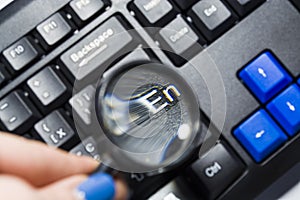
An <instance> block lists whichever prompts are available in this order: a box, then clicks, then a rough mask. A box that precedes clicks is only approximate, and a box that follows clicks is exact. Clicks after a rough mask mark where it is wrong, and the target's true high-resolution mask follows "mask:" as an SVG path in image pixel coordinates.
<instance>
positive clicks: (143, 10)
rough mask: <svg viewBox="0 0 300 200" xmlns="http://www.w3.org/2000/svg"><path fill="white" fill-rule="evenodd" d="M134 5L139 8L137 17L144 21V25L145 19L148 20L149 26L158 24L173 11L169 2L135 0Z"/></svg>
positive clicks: (164, 0)
mask: <svg viewBox="0 0 300 200" xmlns="http://www.w3.org/2000/svg"><path fill="white" fill-rule="evenodd" d="M133 4H134V6H135V7H136V8H137V10H136V11H137V13H136V14H137V17H138V18H139V19H140V20H142V23H143V19H146V20H147V21H148V23H149V25H150V24H152V25H154V24H157V22H158V21H160V20H161V19H163V18H164V17H165V16H166V15H168V14H170V13H171V11H172V10H173V6H172V4H171V3H170V2H169V1H168V0H135V1H134V2H133ZM157 25H158V24H157Z"/></svg>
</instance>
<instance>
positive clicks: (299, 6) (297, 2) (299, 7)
mask: <svg viewBox="0 0 300 200" xmlns="http://www.w3.org/2000/svg"><path fill="white" fill-rule="evenodd" d="M290 1H291V2H292V3H293V4H294V5H295V6H296V8H298V10H299V11H300V1H299V0H290Z"/></svg>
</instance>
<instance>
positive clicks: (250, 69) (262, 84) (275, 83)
mask: <svg viewBox="0 0 300 200" xmlns="http://www.w3.org/2000/svg"><path fill="white" fill-rule="evenodd" d="M239 77H240V78H241V79H242V80H243V81H244V83H245V84H246V85H247V86H248V88H249V89H250V90H251V91H252V92H253V93H254V94H255V96H256V97H257V98H258V99H259V100H260V101H261V102H262V103H265V102H266V101H268V100H269V99H270V98H272V97H273V96H274V95H275V94H277V93H278V92H279V91H280V90H282V89H283V88H284V87H285V86H287V85H288V84H289V83H290V82H291V81H292V78H291V77H290V75H289V74H288V73H287V72H286V71H285V70H284V69H283V67H282V66H281V64H280V63H279V62H278V61H277V59H276V58H275V57H274V56H273V55H272V54H271V53H270V52H265V53H263V54H261V55H259V56H258V57H257V58H256V59H255V60H254V61H252V62H251V63H250V64H248V65H247V66H246V67H245V68H244V69H243V70H242V71H241V72H240V73H239Z"/></svg>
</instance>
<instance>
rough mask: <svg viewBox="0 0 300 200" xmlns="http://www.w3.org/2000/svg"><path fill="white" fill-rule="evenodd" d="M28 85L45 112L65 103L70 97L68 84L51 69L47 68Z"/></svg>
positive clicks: (31, 79)
mask: <svg viewBox="0 0 300 200" xmlns="http://www.w3.org/2000/svg"><path fill="white" fill-rule="evenodd" d="M27 85H28V87H29V88H30V91H31V92H32V93H33V94H34V97H36V98H37V99H38V102H39V104H42V107H41V109H42V110H44V111H45V110H49V109H53V108H56V107H57V106H60V105H61V104H63V103H65V102H66V101H67V99H68V97H69V95H70V94H69V91H68V87H67V85H66V83H65V82H64V81H63V80H62V79H61V78H60V77H59V76H58V74H57V73H56V72H55V71H54V69H52V68H51V67H46V68H45V69H43V70H42V71H40V72H38V73H37V74H36V75H34V76H33V77H32V78H30V79H29V80H28V81H27Z"/></svg>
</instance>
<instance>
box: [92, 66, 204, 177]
mask: <svg viewBox="0 0 300 200" xmlns="http://www.w3.org/2000/svg"><path fill="white" fill-rule="evenodd" d="M96 106H97V108H96V112H97V119H98V121H99V123H100V125H101V128H102V129H103V133H104V134H105V137H106V139H107V141H109V142H110V143H111V145H110V146H109V148H110V149H106V155H109V157H110V161H109V162H110V163H109V165H113V166H110V167H113V168H117V169H120V168H121V170H123V171H130V172H132V171H134V172H139V173H140V172H149V171H154V170H158V169H162V168H166V167H167V166H170V165H174V164H175V163H178V162H180V161H182V160H183V159H184V156H185V154H187V153H188V152H189V151H190V150H191V148H193V147H194V144H195V142H196V141H197V139H198V138H199V137H198V136H199V135H198V134H199V129H200V112H199V105H198V102H197V98H196V97H195V95H194V93H193V91H192V89H191V88H190V86H189V85H188V83H187V82H186V81H185V80H184V79H183V78H182V77H181V76H180V75H179V74H178V73H177V71H175V70H174V69H172V68H170V67H168V66H165V65H162V64H157V63H147V64H143V65H138V66H132V67H127V68H124V69H120V70H111V71H108V72H107V73H106V74H105V75H104V76H103V79H102V81H101V83H100V85H99V88H98V91H97V94H96ZM103 162H105V160H104V161H103Z"/></svg>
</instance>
